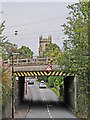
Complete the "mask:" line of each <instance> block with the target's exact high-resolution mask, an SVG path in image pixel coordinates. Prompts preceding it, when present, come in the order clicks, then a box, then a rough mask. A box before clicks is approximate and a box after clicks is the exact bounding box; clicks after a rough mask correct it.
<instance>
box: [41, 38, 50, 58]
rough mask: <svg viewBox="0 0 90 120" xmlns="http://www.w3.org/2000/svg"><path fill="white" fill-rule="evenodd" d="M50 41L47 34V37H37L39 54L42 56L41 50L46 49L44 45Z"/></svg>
mask: <svg viewBox="0 0 90 120" xmlns="http://www.w3.org/2000/svg"><path fill="white" fill-rule="evenodd" d="M51 42H52V38H51V36H48V38H42V36H40V37H39V46H40V47H39V56H42V54H43V52H44V51H45V50H46V46H47V45H48V44H50V43H51Z"/></svg>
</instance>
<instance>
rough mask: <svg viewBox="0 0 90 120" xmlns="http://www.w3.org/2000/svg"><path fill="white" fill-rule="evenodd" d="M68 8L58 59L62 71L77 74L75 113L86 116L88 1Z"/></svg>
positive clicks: (89, 6)
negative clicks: (61, 48)
mask: <svg viewBox="0 0 90 120" xmlns="http://www.w3.org/2000/svg"><path fill="white" fill-rule="evenodd" d="M67 8H68V9H70V12H69V17H67V24H63V25H62V26H63V28H64V33H65V35H67V37H68V38H67V39H65V40H64V43H63V46H64V50H63V52H62V53H61V56H60V57H59V59H58V64H59V65H60V66H61V67H63V69H62V71H66V72H71V73H74V74H77V75H78V77H79V78H78V79H79V81H78V98H77V103H78V105H77V109H76V110H75V111H76V113H77V115H78V116H79V117H81V118H88V111H89V109H88V104H89V101H88V87H89V83H88V80H89V77H88V76H89V73H88V59H89V57H88V55H89V54H88V49H89V48H88V11H90V10H89V9H90V2H81V1H80V2H79V3H75V4H72V5H68V7H67Z"/></svg>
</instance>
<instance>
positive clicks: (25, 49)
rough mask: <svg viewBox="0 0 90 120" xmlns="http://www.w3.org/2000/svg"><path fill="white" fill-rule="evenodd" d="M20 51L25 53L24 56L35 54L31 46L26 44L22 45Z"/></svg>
mask: <svg viewBox="0 0 90 120" xmlns="http://www.w3.org/2000/svg"><path fill="white" fill-rule="evenodd" d="M18 52H19V53H23V55H22V56H26V57H28V56H33V54H34V53H33V51H31V49H30V48H29V47H26V46H22V47H21V48H19V49H18Z"/></svg>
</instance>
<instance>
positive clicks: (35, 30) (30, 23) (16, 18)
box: [0, 0, 74, 56]
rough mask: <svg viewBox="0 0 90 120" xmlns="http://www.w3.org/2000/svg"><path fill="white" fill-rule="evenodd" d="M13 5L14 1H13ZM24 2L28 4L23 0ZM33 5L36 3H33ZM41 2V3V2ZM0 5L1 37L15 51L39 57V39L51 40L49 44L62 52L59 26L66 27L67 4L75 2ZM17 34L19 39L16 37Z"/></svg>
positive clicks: (61, 34) (61, 36)
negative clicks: (19, 49)
mask: <svg viewBox="0 0 90 120" xmlns="http://www.w3.org/2000/svg"><path fill="white" fill-rule="evenodd" d="M12 1H13V0H12ZM19 1H20V0H19ZM26 1H27V0H26ZM34 1H35V0H34ZM42 1H44V0H42ZM52 1H53V2H40V0H39V2H25V1H23V2H17V1H16V2H10V0H9V2H2V10H1V9H0V11H3V12H2V13H0V16H1V15H2V21H4V20H5V28H6V29H5V31H4V35H5V36H7V37H8V40H9V41H10V42H11V43H14V44H17V45H18V47H21V46H22V45H25V46H27V47H29V48H30V49H31V50H32V51H33V52H34V55H35V56H37V55H38V52H39V51H38V48H39V36H40V35H42V37H44V38H48V36H49V35H51V36H52V42H53V43H56V44H57V45H59V47H60V48H61V49H62V47H63V38H65V35H64V32H63V31H62V30H63V27H61V25H62V24H64V23H66V17H68V12H69V10H68V9H67V7H66V6H67V5H68V4H72V3H74V2H62V1H61V2H55V1H54V0H52ZM15 31H18V35H15Z"/></svg>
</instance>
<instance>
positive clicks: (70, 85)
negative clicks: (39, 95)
mask: <svg viewBox="0 0 90 120" xmlns="http://www.w3.org/2000/svg"><path fill="white" fill-rule="evenodd" d="M12 60H13V62H12ZM12 60H8V61H5V63H8V64H9V65H11V63H12V64H13V65H12V67H13V71H12V72H13V75H14V77H15V78H18V86H19V88H18V89H19V98H20V101H21V100H22V99H23V97H24V87H25V85H24V83H25V77H35V76H48V77H49V76H63V77H64V102H65V103H66V104H67V105H68V106H69V107H71V108H76V107H77V102H76V99H77V76H75V75H74V74H73V73H67V72H65V71H64V72H63V71H62V69H63V68H61V67H60V66H59V65H58V64H57V61H56V58H53V61H51V58H48V57H46V58H40V57H37V56H34V57H31V58H29V57H28V58H24V59H21V58H20V59H19V58H17V59H12ZM48 67H49V69H48ZM48 77H47V78H48Z"/></svg>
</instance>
